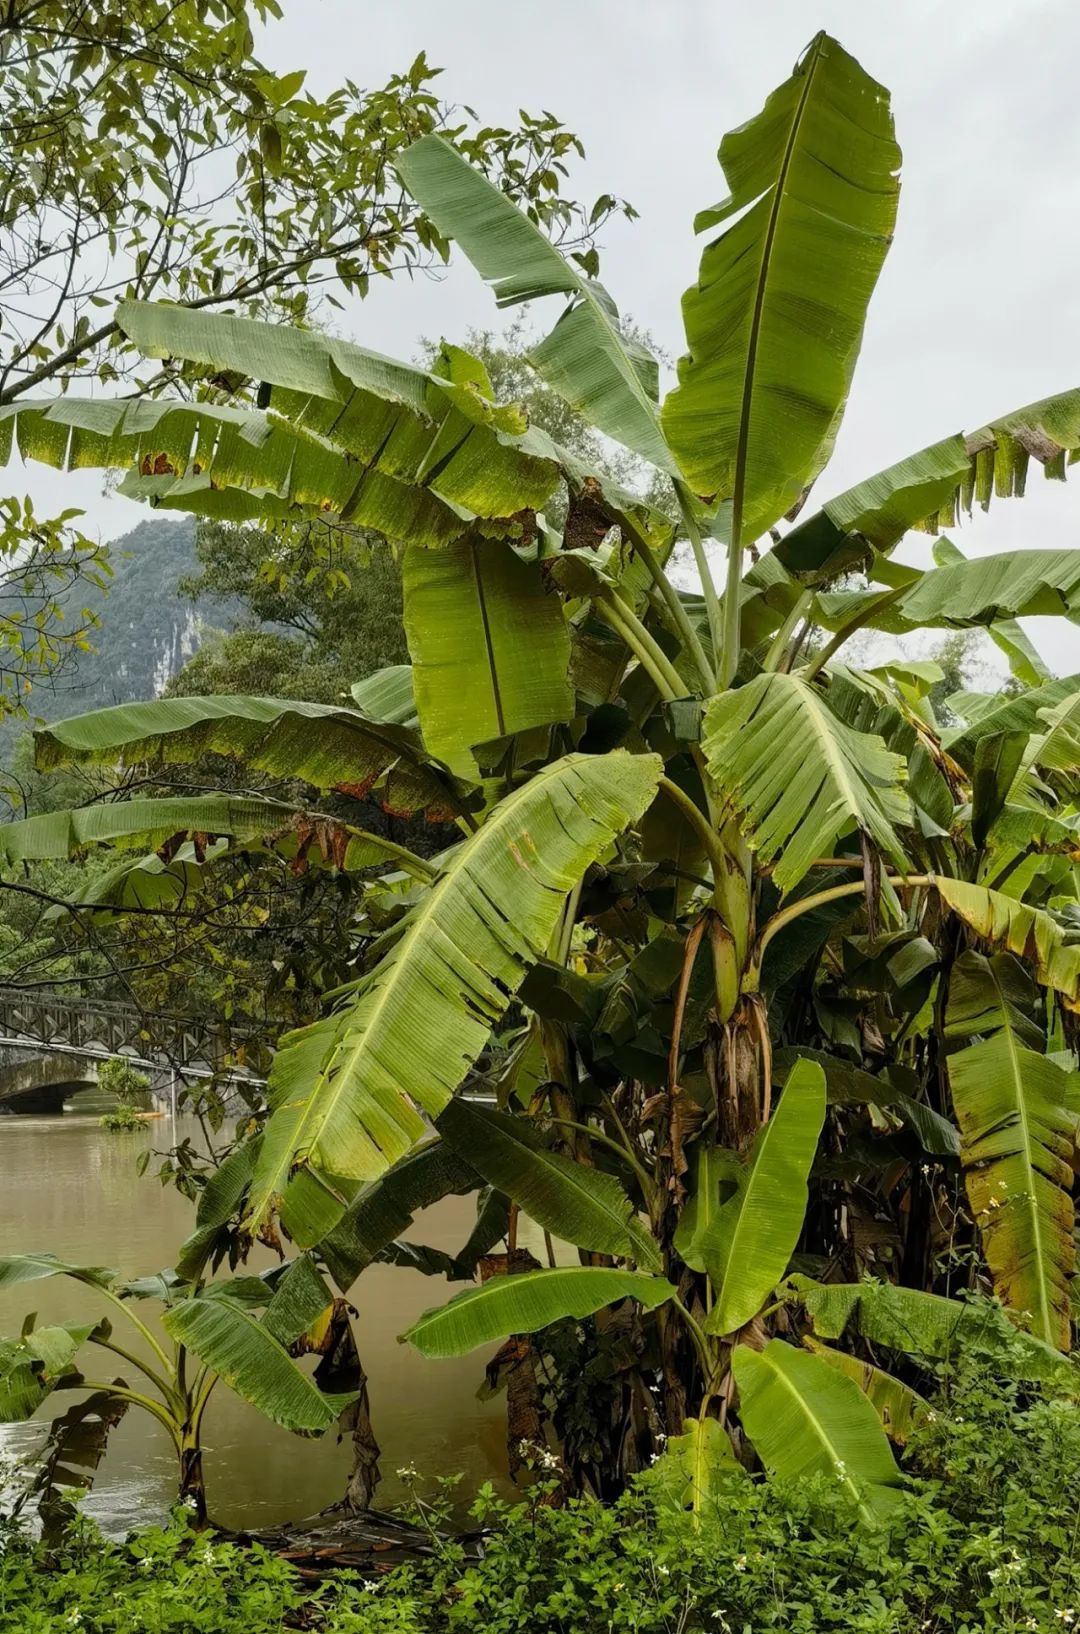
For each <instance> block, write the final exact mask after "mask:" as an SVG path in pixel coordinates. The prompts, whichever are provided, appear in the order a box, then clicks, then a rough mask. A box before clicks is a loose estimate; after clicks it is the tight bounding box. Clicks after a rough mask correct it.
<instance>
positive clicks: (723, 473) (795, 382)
mask: <svg viewBox="0 0 1080 1634" xmlns="http://www.w3.org/2000/svg"><path fill="white" fill-rule="evenodd" d="M719 159H720V163H721V165H722V166H723V169H724V173H725V175H726V178H727V181H728V185H729V186H730V188H731V194H730V197H729V198H727V199H725V200H724V201H723V203H721V204H719V205H717V207H716V208H715V209H714V210H707V211H705V212H703V214H702V215H701V216H699V217H698V220H697V222H696V224H695V225H696V226H697V227H698V228H699V230H703V229H707V228H710V227H713V226H715V225H717V224H718V223H720V222H726V221H729V220H731V218H732V217H733V216H736V217H737V219H736V220H735V221H734V223H733V224H732V225H731V226H730V227H728V229H727V231H726V232H725V233H724V234H723V235H722V236H721V237H720V238H718V239H716V240H715V241H714V242H713V243H711V244H710V245H709V246H708V248H707V249H706V250H705V252H704V254H703V256H702V258H701V268H700V271H699V274H698V281H697V283H696V284H695V285H693V287H692V288H690V289H689V290H687V292H686V294H685V295H684V297H683V323H684V326H685V329H686V339H687V344H688V347H689V355H688V356H686V357H684V358H682V359H681V360H680V362H679V383H678V385H677V386H676V388H675V390H674V391H673V392H672V393H671V394H670V395H669V397H668V398H667V400H666V401H665V403H664V408H663V415H662V424H663V427H664V432H665V434H666V436H667V439H668V443H669V445H670V447H671V448H672V450H673V452H674V453H675V455H676V458H677V459H678V461H679V463H680V465H681V466H682V468H683V470H684V472H685V473H686V476H687V478H688V480H689V483H690V486H691V487H692V488H693V489H694V491H695V493H698V494H702V495H718V496H719V497H720V498H721V499H726V498H730V499H731V501H732V532H733V537H734V538H735V539H736V540H737V541H738V542H742V541H749V540H752V539H756V538H758V537H759V536H760V535H761V534H763V533H765V532H766V530H767V529H768V528H770V527H771V526H772V525H773V523H774V522H776V521H777V520H778V519H779V518H780V517H781V516H783V515H784V514H785V513H786V512H787V511H789V510H790V509H791V508H792V506H793V505H794V504H796V502H797V501H798V500H799V498H800V496H801V495H802V493H803V491H804V489H805V488H806V487H807V485H808V484H809V483H811V482H813V480H814V478H815V477H816V476H817V474H818V472H819V471H820V470H821V468H822V466H823V465H824V464H825V461H826V460H827V459H828V457H829V454H830V452H831V450H832V445H833V441H834V439H835V437H836V432H837V428H838V426H839V423H840V418H841V416H842V414H843V410H844V404H845V402H846V400H847V394H848V388H849V386H850V383H851V376H852V371H853V369H854V367H855V359H856V357H857V355H858V350H859V345H860V342H861V339H862V332H863V323H864V321H865V317H866V309H867V305H868V302H869V300H870V296H871V295H872V293H873V290H874V285H875V284H876V282H877V277H878V273H879V271H880V270H881V264H882V262H883V260H884V258H885V253H886V251H887V249H888V247H889V241H890V238H891V235H892V230H893V224H894V222H895V220H896V204H897V198H898V195H899V190H900V184H899V180H898V174H897V173H898V170H899V166H900V150H899V148H898V147H897V145H896V142H895V141H894V139H893V122H892V115H891V113H890V111H889V98H888V93H887V92H886V91H885V90H884V88H883V87H882V86H880V85H878V84H877V83H876V81H874V80H872V79H871V78H870V76H869V75H868V74H866V73H864V71H863V69H862V68H861V67H860V66H859V64H858V63H857V62H856V61H855V60H854V58H853V57H849V56H848V54H847V52H846V51H844V50H843V49H842V48H841V47H840V46H839V45H838V44H837V42H836V41H835V40H833V39H830V37H829V36H828V35H827V34H819V35H818V36H817V37H816V38H815V39H814V41H813V42H812V44H811V45H810V48H809V50H808V51H807V53H806V55H805V56H804V57H803V59H802V60H801V62H800V63H799V64H798V65H797V67H796V69H795V72H794V73H793V74H792V76H791V78H790V79H789V80H787V81H786V82H785V83H784V84H783V85H781V86H780V87H779V88H778V89H777V90H775V91H774V92H773V93H772V95H771V96H770V97H769V98H768V100H767V102H766V103H765V106H764V108H763V109H762V110H761V112H760V113H759V114H757V115H756V116H755V117H754V118H753V119H751V120H749V121H748V122H747V123H746V124H745V125H742V126H741V127H740V128H739V129H738V130H736V131H733V132H731V133H730V134H729V135H727V136H725V138H724V140H723V142H722V143H721V145H720V153H719ZM740 212H741V213H740Z"/></svg>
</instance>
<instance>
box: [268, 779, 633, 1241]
mask: <svg viewBox="0 0 1080 1634" xmlns="http://www.w3.org/2000/svg"><path fill="white" fill-rule="evenodd" d="M659 773H660V761H659V758H658V757H657V756H654V755H641V756H631V755H628V754H625V753H623V752H621V751H620V752H615V753H613V754H609V755H597V756H588V755H567V756H565V757H564V758H563V759H562V760H558V761H555V762H553V763H552V764H551V765H549V766H546V767H545V768H544V769H543V771H541V772H539V773H538V774H537V775H536V776H535V777H534V778H533V779H532V780H531V781H530V782H528V783H526V784H524V785H523V786H522V787H521V788H519V789H518V790H516V791H515V792H514V793H513V794H511V795H509V796H507V798H506V799H504V800H503V801H501V802H500V803H499V805H498V806H496V807H495V808H494V810H493V811H492V812H491V814H490V815H489V817H488V818H487V821H486V822H485V823H484V825H483V827H482V828H480V829H479V830H478V831H477V832H476V833H475V834H473V835H471V836H470V838H469V839H468V840H466V842H465V843H464V844H463V845H461V846H459V847H458V848H457V850H456V851H455V853H454V855H453V858H452V859H451V861H450V862H449V863H448V865H447V867H446V868H445V870H444V871H443V873H442V874H441V876H440V877H439V879H438V880H437V882H436V883H435V884H434V885H433V886H432V888H431V889H430V891H428V892H427V893H426V894H425V896H424V897H423V899H422V900H421V902H420V904H419V905H418V906H417V908H416V909H415V910H414V911H413V913H412V914H411V916H410V918H409V920H408V923H407V926H406V928H405V930H404V931H403V933H402V934H401V935H400V936H399V937H398V939H397V941H396V942H395V943H394V945H393V947H392V948H391V949H390V951H389V952H388V953H387V954H386V955H385V956H384V957H383V958H382V959H381V960H380V962H379V963H378V964H377V965H376V966H375V968H374V970H373V971H371V972H370V974H369V975H367V976H365V977H364V978H363V979H362V981H361V982H360V983H359V984H358V986H357V987H356V989H355V990H354V991H353V993H352V994H351V995H350V998H349V1000H348V1001H347V1003H346V1004H345V1005H344V1006H343V1007H342V1008H341V1009H339V1010H337V1011H336V1012H335V1013H334V1014H332V1015H329V1016H327V1017H326V1018H325V1019H324V1020H322V1021H318V1022H315V1023H314V1024H313V1025H312V1026H310V1027H306V1028H303V1029H301V1030H300V1031H299V1032H295V1033H292V1034H290V1035H289V1036H288V1037H287V1038H286V1039H285V1041H284V1043H283V1046H282V1048H281V1049H280V1050H279V1051H278V1054H277V1056H276V1058H275V1060H274V1065H273V1068H272V1070H271V1073H270V1080H269V1084H268V1088H267V1101H268V1105H269V1109H270V1117H269V1119H268V1122H267V1125H266V1130H265V1133H264V1136H263V1148H262V1152H261V1154H260V1158H259V1164H258V1169H257V1172H256V1177H255V1184H254V1186H253V1188H252V1199H251V1204H250V1220H251V1222H252V1223H254V1222H257V1221H259V1220H262V1219H265V1218H266V1216H267V1214H268V1213H269V1212H270V1211H271V1210H272V1208H273V1207H274V1206H275V1205H276V1204H277V1203H279V1202H280V1201H281V1200H282V1198H284V1205H285V1211H286V1224H287V1225H288V1228H289V1230H290V1232H291V1234H292V1235H293V1237H294V1238H295V1239H296V1240H297V1241H298V1242H299V1243H300V1244H301V1245H302V1246H309V1245H310V1244H311V1243H312V1242H314V1241H317V1240H318V1237H319V1236H323V1235H325V1233H326V1231H327V1230H328V1229H330V1227H331V1226H332V1225H333V1224H334V1223H335V1218H336V1217H337V1216H340V1214H341V1213H342V1212H343V1211H344V1208H345V1205H346V1204H347V1202H348V1201H349V1200H350V1196H351V1193H352V1191H354V1190H355V1187H356V1183H357V1182H359V1181H362V1180H372V1179H374V1178H375V1177H376V1175H378V1174H380V1173H381V1172H382V1171H383V1170H384V1169H386V1168H388V1167H389V1165H390V1164H391V1163H393V1162H395V1161H396V1160H397V1159H398V1158H399V1157H403V1156H404V1155H405V1153H406V1152H407V1151H408V1150H409V1148H410V1147H411V1146H414V1145H415V1144H416V1142H417V1141H418V1140H419V1139H420V1138H421V1137H422V1135H423V1133H424V1120H423V1117H422V1116H421V1111H420V1110H419V1109H422V1110H423V1111H424V1112H426V1113H428V1114H429V1116H431V1117H437V1116H438V1114H439V1113H440V1112H441V1111H442V1110H443V1107H444V1106H446V1104H447V1102H448V1101H449V1099H450V1097H451V1095H452V1094H453V1093H454V1091H455V1089H456V1088H457V1087H458V1085H459V1084H460V1082H461V1080H462V1078H463V1077H464V1076H465V1073H466V1072H467V1070H468V1068H469V1067H470V1065H471V1064H472V1062H473V1061H475V1059H476V1057H477V1056H478V1055H479V1053H480V1051H481V1050H482V1049H483V1048H484V1045H485V1044H486V1043H487V1040H488V1037H489V1034H490V1031H491V1028H492V1027H493V1026H494V1024H495V1022H496V1021H497V1020H498V1019H499V1017H500V1016H501V1015H502V1014H503V1012H504V1010H505V1009H506V1006H507V1004H508V1003H509V1001H510V998H511V997H512V995H513V993H514V992H515V991H516V989H517V987H518V986H519V984H520V982H521V980H522V978H523V976H524V974H525V970H526V967H527V966H528V964H530V963H531V962H532V960H533V959H535V958H537V957H538V956H539V955H540V954H541V953H542V952H543V951H544V950H545V948H546V946H547V943H548V939H549V938H550V936H551V933H552V931H553V930H554V928H555V925H556V923H557V921H558V918H559V915H560V913H561V911H562V904H563V900H564V898H565V895H566V893H567V892H568V891H569V890H570V888H571V887H572V886H573V885H574V884H575V882H576V881H577V880H578V879H579V878H580V877H581V875H582V874H583V873H584V871H585V869H586V868H587V867H588V866H589V864H590V863H591V862H594V861H595V860H596V858H597V857H598V856H599V855H600V854H601V852H603V851H604V849H605V848H606V847H607V846H608V845H609V844H610V843H611V841H612V839H613V838H614V837H615V835H616V834H618V833H620V832H621V831H622V830H623V829H624V828H626V827H627V826H628V824H630V823H632V822H634V821H636V820H637V818H639V817H640V816H641V813H642V812H643V811H644V810H645V808H646V806H647V805H648V804H649V802H650V800H651V799H652V798H653V795H654V794H655V792H656V786H657V779H658V777H659ZM297 1169H299V1170H301V1171H309V1172H310V1173H309V1182H308V1183H307V1184H303V1183H302V1184H301V1186H300V1188H299V1190H298V1191H297V1192H296V1193H295V1194H294V1196H293V1197H292V1198H291V1199H290V1197H289V1196H288V1195H286V1193H287V1187H288V1186H289V1180H290V1176H291V1175H292V1173H293V1171H294V1170H297ZM298 1178H299V1179H301V1181H302V1180H303V1177H302V1176H299V1177H298ZM312 1179H313V1180H314V1182H315V1184H316V1186H317V1188H318V1190H319V1193H320V1194H321V1196H322V1198H323V1202H324V1205H325V1206H324V1207H322V1208H320V1209H315V1203H314V1199H315V1192H314V1191H313V1190H312V1185H311V1183H310V1181H311V1180H312ZM313 1229H314V1230H315V1231H316V1235H315V1236H312V1235H311V1232H312V1230H313Z"/></svg>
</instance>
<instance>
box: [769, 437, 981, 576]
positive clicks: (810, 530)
mask: <svg viewBox="0 0 1080 1634" xmlns="http://www.w3.org/2000/svg"><path fill="white" fill-rule="evenodd" d="M967 464H968V456H967V451H966V449H965V447H964V439H963V438H962V437H959V436H956V437H946V438H945V439H944V441H943V442H940V443H933V444H932V445H931V446H930V447H929V448H924V449H922V450H921V451H920V452H919V453H918V454H911V455H909V456H908V458H907V459H904V460H900V461H898V463H897V464H896V465H890V466H888V467H887V469H886V470H884V471H878V472H877V474H876V475H875V476H872V477H867V478H866V479H865V481H863V482H860V483H858V484H857V485H856V486H855V487H854V488H849V489H847V491H846V492H845V493H842V494H837V496H836V498H835V499H830V500H829V501H828V503H827V504H825V505H823V506H822V507H821V510H820V511H818V512H817V513H816V514H815V515H813V516H809V517H807V518H806V519H805V520H804V521H801V522H799V523H798V525H797V526H796V527H794V528H792V529H791V532H790V533H786V534H785V535H784V537H783V538H782V539H781V540H780V541H779V543H778V544H777V545H776V546H775V547H774V549H773V551H772V552H771V554H772V555H773V556H775V557H776V559H777V560H778V561H779V562H781V563H782V564H783V565H784V567H785V568H786V569H787V570H788V572H789V573H794V574H796V576H797V577H798V578H800V579H802V580H803V581H804V582H806V583H810V584H816V583H820V582H824V581H826V580H828V579H832V578H836V577H837V576H838V575H839V574H840V573H842V572H844V571H845V570H846V569H848V568H850V567H853V566H854V565H855V564H856V563H858V562H862V561H865V560H866V558H867V557H868V556H869V555H871V553H872V551H873V550H880V551H888V550H891V549H892V547H893V546H894V545H895V544H897V542H898V541H899V540H900V539H902V538H903V536H904V534H905V533H907V531H908V529H909V528H912V527H914V526H915V525H916V524H917V523H918V522H919V521H920V520H921V519H922V518H923V517H925V516H927V515H929V514H932V513H933V512H935V511H937V510H938V509H939V508H940V507H941V506H942V505H944V504H945V503H946V502H947V501H948V499H949V498H950V496H951V495H952V493H953V491H954V490H955V488H956V485H957V483H958V482H961V481H962V480H963V476H964V472H965V471H966V470H967Z"/></svg>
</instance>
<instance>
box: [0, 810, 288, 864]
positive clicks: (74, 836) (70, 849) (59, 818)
mask: <svg viewBox="0 0 1080 1634" xmlns="http://www.w3.org/2000/svg"><path fill="white" fill-rule="evenodd" d="M298 815H300V814H299V813H298V812H297V809H296V807H295V806H288V805H284V804H283V803H282V802H280V801H277V800H258V799H249V798H245V797H243V796H239V795H222V794H214V795H199V796H196V797H194V798H191V799H166V800H118V801H113V802H111V803H110V804H108V805H100V806H80V807H77V808H76V809H75V810H73V811H49V812H43V813H42V814H41V815H40V816H38V817H27V818H25V819H23V821H21V822H17V823H4V824H3V825H0V864H5V865H7V866H10V865H11V864H13V863H19V862H37V861H41V860H43V859H47V858H54V857H74V856H77V855H78V854H79V853H80V852H81V851H85V850H86V849H87V848H88V847H89V846H92V845H118V846H123V845H139V846H158V845H161V844H162V842H163V841H165V840H169V839H173V838H174V837H175V836H177V835H179V834H202V835H205V836H210V835H228V836H229V837H230V838H232V839H238V840H245V839H248V840H250V839H256V838H260V837H262V836H270V835H274V834H277V833H280V832H281V831H282V830H283V829H286V828H288V827H289V825H290V824H291V823H292V821H293V820H294V819H295V818H296V817H297V816H298Z"/></svg>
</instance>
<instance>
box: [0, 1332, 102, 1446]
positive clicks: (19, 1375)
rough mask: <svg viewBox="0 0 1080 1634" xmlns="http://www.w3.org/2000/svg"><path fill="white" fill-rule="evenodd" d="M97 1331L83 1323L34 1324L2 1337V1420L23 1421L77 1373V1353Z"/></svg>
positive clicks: (0, 1409) (0, 1376) (9, 1422)
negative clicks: (15, 1334) (14, 1335)
mask: <svg viewBox="0 0 1080 1634" xmlns="http://www.w3.org/2000/svg"><path fill="white" fill-rule="evenodd" d="M94 1331H95V1324H94V1323H92V1322H91V1323H87V1324H84V1325H83V1326H63V1327H49V1328H33V1329H31V1330H30V1332H29V1333H24V1334H23V1335H22V1337H21V1338H20V1339H0V1424H20V1423H23V1422H25V1420H26V1419H28V1418H32V1417H33V1415H34V1413H35V1412H36V1411H37V1409H38V1407H40V1405H41V1403H42V1402H43V1401H44V1400H45V1398H46V1396H49V1395H51V1394H52V1392H53V1391H54V1390H55V1389H56V1387H57V1385H59V1384H61V1383H63V1382H64V1381H66V1380H73V1378H74V1376H76V1375H77V1374H78V1369H77V1368H76V1366H75V1357H76V1355H77V1353H78V1352H79V1350H80V1349H81V1348H82V1346H83V1345H84V1344H85V1343H86V1340H87V1339H89V1337H90V1335H91V1334H92V1333H93V1332H94Z"/></svg>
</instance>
